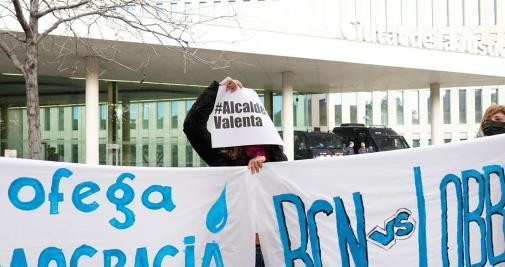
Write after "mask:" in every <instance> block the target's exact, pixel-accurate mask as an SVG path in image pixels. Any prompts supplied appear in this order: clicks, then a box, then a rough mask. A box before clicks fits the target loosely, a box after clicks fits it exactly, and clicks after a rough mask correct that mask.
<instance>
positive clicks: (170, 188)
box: [0, 158, 255, 267]
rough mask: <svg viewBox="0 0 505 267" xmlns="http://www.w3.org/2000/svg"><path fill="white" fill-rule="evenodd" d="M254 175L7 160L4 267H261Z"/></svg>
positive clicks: (0, 196) (1, 186)
mask: <svg viewBox="0 0 505 267" xmlns="http://www.w3.org/2000/svg"><path fill="white" fill-rule="evenodd" d="M245 173H246V169H244V168H169V169H167V168H132V167H98V166H88V165H80V164H66V163H54V162H43V161H30V160H19V159H8V158H0V218H1V220H0V266H2V267H3V266H16V267H22V266H48V263H49V262H51V263H52V264H56V265H50V266H59V267H61V266H117V267H120V266H188V267H194V266H237V265H236V264H235V263H240V265H241V266H253V265H254V256H255V255H254V251H255V250H254V229H253V218H251V217H250V212H249V210H250V198H248V197H247V196H248V194H249V192H248V190H249V189H250V188H248V187H247V186H246V183H245V182H244V178H245V175H244V174H245Z"/></svg>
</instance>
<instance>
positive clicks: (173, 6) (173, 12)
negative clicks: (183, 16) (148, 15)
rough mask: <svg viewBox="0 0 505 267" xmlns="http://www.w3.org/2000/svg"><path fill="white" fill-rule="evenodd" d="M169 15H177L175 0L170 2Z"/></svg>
mask: <svg viewBox="0 0 505 267" xmlns="http://www.w3.org/2000/svg"><path fill="white" fill-rule="evenodd" d="M170 16H171V17H173V18H175V17H177V2H176V1H171V2H170Z"/></svg>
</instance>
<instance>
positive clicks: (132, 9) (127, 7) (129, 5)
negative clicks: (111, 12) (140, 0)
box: [126, 4, 137, 14]
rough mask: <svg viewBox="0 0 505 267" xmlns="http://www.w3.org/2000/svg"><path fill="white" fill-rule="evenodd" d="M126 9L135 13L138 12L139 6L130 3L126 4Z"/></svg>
mask: <svg viewBox="0 0 505 267" xmlns="http://www.w3.org/2000/svg"><path fill="white" fill-rule="evenodd" d="M126 10H127V11H128V13H130V14H135V13H136V12H137V6H136V5H135V4H128V5H126Z"/></svg>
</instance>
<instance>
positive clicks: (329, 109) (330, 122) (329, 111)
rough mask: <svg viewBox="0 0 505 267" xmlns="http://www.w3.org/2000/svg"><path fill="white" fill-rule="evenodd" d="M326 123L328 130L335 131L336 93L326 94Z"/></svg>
mask: <svg viewBox="0 0 505 267" xmlns="http://www.w3.org/2000/svg"><path fill="white" fill-rule="evenodd" d="M326 125H327V126H328V131H330V132H331V131H333V128H335V95H334V94H330V93H328V94H326Z"/></svg>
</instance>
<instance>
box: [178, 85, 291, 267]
mask: <svg viewBox="0 0 505 267" xmlns="http://www.w3.org/2000/svg"><path fill="white" fill-rule="evenodd" d="M220 85H225V86H226V90H230V91H232V92H234V91H235V90H237V89H238V88H241V87H242V84H241V83H240V81H238V80H233V79H232V78H230V77H226V78H225V79H224V80H223V81H222V82H221V83H218V82H216V81H214V82H213V83H212V84H211V85H209V87H207V89H205V90H204V91H203V93H202V94H201V95H200V96H199V97H198V99H197V100H196V101H195V103H194V104H193V106H192V107H191V109H190V110H189V111H188V114H187V115H186V119H185V120H184V133H185V134H186V137H187V138H188V140H189V142H190V143H191V145H192V146H193V149H195V151H196V153H198V155H199V156H200V158H202V159H203V160H204V161H205V162H206V163H207V164H208V165H209V166H211V167H219V166H248V167H249V169H250V170H251V172H252V173H255V172H258V171H259V170H260V169H261V167H262V164H263V163H265V162H268V161H270V162H273V161H286V160H287V157H286V155H284V153H283V152H282V148H281V147H280V146H278V145H260V146H236V147H227V148H212V141H211V135H210V132H209V130H208V129H207V121H208V120H209V116H210V114H211V113H212V110H213V109H214V103H215V102H216V96H217V91H218V89H219V86H220ZM259 244H260V243H259V237H258V234H256V267H263V266H265V263H264V261H263V256H262V253H261V247H260V245H259Z"/></svg>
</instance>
